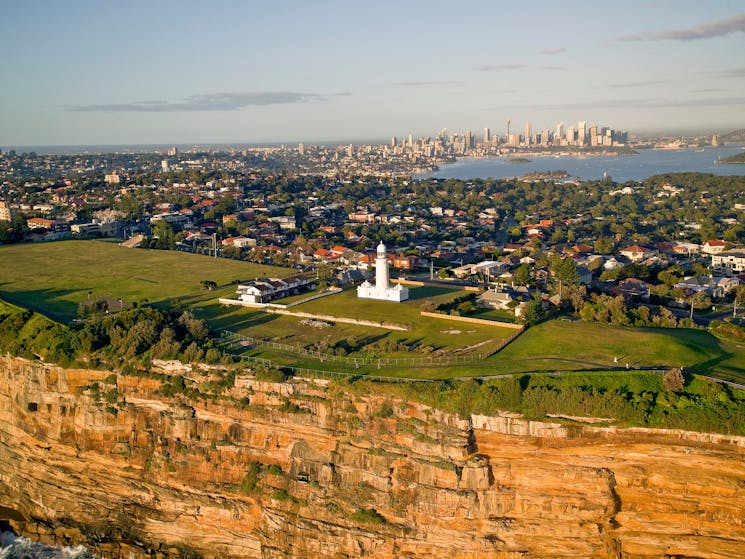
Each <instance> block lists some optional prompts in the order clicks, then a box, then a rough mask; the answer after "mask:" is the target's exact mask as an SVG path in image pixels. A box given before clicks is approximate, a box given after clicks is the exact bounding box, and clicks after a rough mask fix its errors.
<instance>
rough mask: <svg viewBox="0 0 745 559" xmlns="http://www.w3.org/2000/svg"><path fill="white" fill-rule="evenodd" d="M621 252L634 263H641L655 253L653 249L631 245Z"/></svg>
mask: <svg viewBox="0 0 745 559" xmlns="http://www.w3.org/2000/svg"><path fill="white" fill-rule="evenodd" d="M620 252H621V255H622V256H625V257H626V258H628V259H629V260H631V261H632V262H641V261H642V260H644V259H646V258H649V257H650V256H652V255H653V254H654V253H655V251H653V250H652V249H649V248H646V247H643V246H639V245H631V246H630V247H626V248H624V249H621V251H620Z"/></svg>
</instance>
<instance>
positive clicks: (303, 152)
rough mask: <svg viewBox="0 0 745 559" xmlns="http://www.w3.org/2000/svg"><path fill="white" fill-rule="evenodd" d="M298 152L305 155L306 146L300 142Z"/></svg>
mask: <svg viewBox="0 0 745 559" xmlns="http://www.w3.org/2000/svg"><path fill="white" fill-rule="evenodd" d="M297 152H298V153H299V154H300V155H305V146H304V145H303V144H298V145H297Z"/></svg>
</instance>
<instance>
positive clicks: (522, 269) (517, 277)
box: [512, 263, 533, 286]
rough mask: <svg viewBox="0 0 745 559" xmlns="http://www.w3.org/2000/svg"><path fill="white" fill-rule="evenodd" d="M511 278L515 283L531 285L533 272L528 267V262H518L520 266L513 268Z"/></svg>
mask: <svg viewBox="0 0 745 559" xmlns="http://www.w3.org/2000/svg"><path fill="white" fill-rule="evenodd" d="M512 278H513V280H514V281H515V283H516V284H517V285H526V286H527V285H532V284H533V273H532V270H531V268H530V264H527V263H525V264H520V266H519V267H518V268H517V270H515V273H514V275H513V276H512Z"/></svg>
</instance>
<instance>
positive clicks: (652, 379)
mask: <svg viewBox="0 0 745 559" xmlns="http://www.w3.org/2000/svg"><path fill="white" fill-rule="evenodd" d="M681 377H682V382H681ZM334 386H336V387H338V389H340V390H342V391H343V392H345V393H348V392H350V391H352V392H357V393H362V394H369V393H373V392H374V393H377V394H387V395H389V396H393V397H400V398H403V399H406V400H411V401H417V402H421V403H423V404H426V405H430V406H432V407H435V408H438V409H441V410H444V411H448V412H451V413H456V414H458V415H460V416H461V417H464V418H465V417H469V416H470V415H471V414H484V415H493V414H495V413H497V412H498V411H499V410H509V411H515V412H520V413H523V414H525V416H526V417H528V418H535V419H545V418H546V417H547V415H548V414H562V415H569V416H584V417H597V418H608V419H609V420H610V421H611V422H612V423H613V424H616V425H620V426H642V427H665V428H678V429H687V430H692V431H704V432H714V433H724V434H737V435H745V391H743V390H738V389H735V388H731V387H728V386H726V385H721V384H717V383H713V382H710V381H707V380H705V379H701V378H699V377H695V376H693V375H683V373H682V372H681V371H680V370H679V369H678V370H675V371H667V372H644V371H630V372H626V371H614V372H587V373H566V374H563V375H561V376H557V375H550V374H545V373H543V374H524V375H514V376H510V377H504V378H494V379H489V380H479V379H471V380H460V381H458V380H456V381H452V380H446V381H441V382H426V383H397V384H385V383H374V382H372V381H367V380H364V379H357V380H354V381H334Z"/></svg>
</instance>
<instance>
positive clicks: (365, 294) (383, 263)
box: [357, 242, 409, 303]
mask: <svg viewBox="0 0 745 559" xmlns="http://www.w3.org/2000/svg"><path fill="white" fill-rule="evenodd" d="M357 298H358V299H378V300H380V301H395V302H397V303H400V302H401V301H406V299H408V298H409V289H408V287H404V286H403V285H401V284H396V285H394V286H392V287H391V282H390V277H389V275H388V253H387V252H386V248H385V245H384V244H383V243H382V242H381V243H380V244H379V245H378V251H377V254H376V255H375V285H373V284H371V283H370V282H369V281H367V280H365V281H364V282H363V283H362V284H361V285H359V286H358V287H357Z"/></svg>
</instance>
